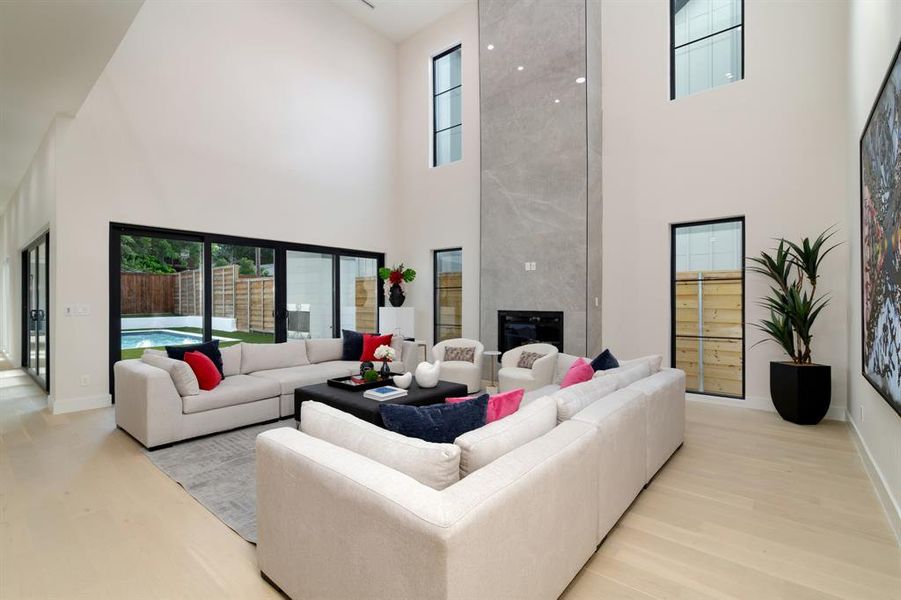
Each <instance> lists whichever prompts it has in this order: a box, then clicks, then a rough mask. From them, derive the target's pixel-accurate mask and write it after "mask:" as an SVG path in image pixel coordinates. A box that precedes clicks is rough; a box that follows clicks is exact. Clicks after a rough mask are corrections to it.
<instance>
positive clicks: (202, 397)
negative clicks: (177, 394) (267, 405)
mask: <svg viewBox="0 0 901 600" xmlns="http://www.w3.org/2000/svg"><path fill="white" fill-rule="evenodd" d="M279 395H280V394H279V387H278V383H276V382H275V381H272V380H271V379H263V378H262V377H252V376H250V375H233V376H231V377H226V378H225V379H223V380H222V383H220V384H219V385H218V386H216V389H214V390H210V391H206V390H200V393H199V394H197V395H196V396H186V397H184V398H182V411H183V412H184V413H185V414H190V413H198V412H204V411H207V410H213V409H216V408H225V407H226V406H235V405H237V404H248V403H250V402H256V401H258V400H266V399H268V398H275V397H277V396H279Z"/></svg>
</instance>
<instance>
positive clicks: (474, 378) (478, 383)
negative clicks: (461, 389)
mask: <svg viewBox="0 0 901 600" xmlns="http://www.w3.org/2000/svg"><path fill="white" fill-rule="evenodd" d="M448 348H472V349H473V351H474V352H473V358H472V362H469V361H468V360H453V357H452V356H449V353H448V352H447V349H448ZM484 351H485V347H484V346H483V345H482V343H481V342H478V341H476V340H468V339H466V338H454V339H450V340H444V341H443V342H439V343H437V344H435V346H434V348H432V357H433V358H434V360H440V361H441V380H442V381H452V382H453V383H462V384H463V385H465V386H466V389H467V391H468V392H469V393H470V394H472V393H474V392H478V391H479V390H481V389H482V352H484ZM451 354H452V353H451Z"/></svg>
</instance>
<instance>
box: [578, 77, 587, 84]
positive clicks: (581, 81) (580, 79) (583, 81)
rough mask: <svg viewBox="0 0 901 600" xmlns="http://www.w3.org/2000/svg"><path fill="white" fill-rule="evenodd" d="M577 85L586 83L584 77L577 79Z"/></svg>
mask: <svg viewBox="0 0 901 600" xmlns="http://www.w3.org/2000/svg"><path fill="white" fill-rule="evenodd" d="M576 83H585V78H584V77H576Z"/></svg>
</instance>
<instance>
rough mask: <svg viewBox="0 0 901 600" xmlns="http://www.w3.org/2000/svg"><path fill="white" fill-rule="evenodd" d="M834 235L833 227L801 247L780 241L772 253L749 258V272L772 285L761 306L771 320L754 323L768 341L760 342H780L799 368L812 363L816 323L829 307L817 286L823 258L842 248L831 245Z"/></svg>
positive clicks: (801, 244) (827, 298)
mask: <svg viewBox="0 0 901 600" xmlns="http://www.w3.org/2000/svg"><path fill="white" fill-rule="evenodd" d="M835 233H836V232H835V230H834V228H832V227H830V228H829V229H827V230H826V231H824V232H823V233H821V234H820V235H819V237H817V239H816V240H814V241H813V242H811V241H810V238H804V239H803V240H802V241H801V243H800V244H795V243H794V242H790V241H788V240H786V239H784V238H780V239H779V245H778V246H777V247H776V248H774V249H773V250H772V252H766V251H764V252H761V253H760V256H759V257H752V258H749V259H748V260H750V261H751V262H752V263H753V265H752V266H750V267H748V269H749V270H750V271H753V272H755V273H759V274H761V275H764V276H765V277H767V278H768V279H769V280H770V283H771V285H770V294H769V295H768V296H765V297H763V298H761V300H760V303H759V304H760V305H761V306H763V307H764V308H766V309H768V310H769V312H770V318H769V319H762V320H761V321H760V323H756V324H755V327H757V328H758V329H760V330H761V331H763V332H764V333H765V334H767V335H768V336H769V339H765V340H762V341H761V342H758V343H762V342H765V341H774V342H776V343H778V344H779V345H780V346H781V347H782V349H783V350H784V351H785V353H786V354H788V355H789V356H790V357H791V360H792V362H793V363H795V364H798V365H809V364H811V348H810V346H811V342H812V341H813V333H812V329H813V324H814V322H815V321H816V319H817V317H818V316H819V315H820V312H822V310H823V309H824V308H826V306H827V305H828V304H829V300H830V298H829V297H828V296H827V295H820V296H817V283H818V282H819V276H820V265H821V264H822V262H823V259H824V258H826V255H827V254H829V253H830V252H832V251H833V250H834V249H835V248H837V247H838V246H839V244H832V245H829V240H830V238H832V236H834V235H835ZM756 345H757V344H755V346H756Z"/></svg>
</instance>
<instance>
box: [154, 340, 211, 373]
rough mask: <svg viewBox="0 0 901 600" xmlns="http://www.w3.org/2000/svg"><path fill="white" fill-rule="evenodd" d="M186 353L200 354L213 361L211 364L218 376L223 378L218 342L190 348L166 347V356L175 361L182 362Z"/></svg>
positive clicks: (194, 345) (193, 345)
mask: <svg viewBox="0 0 901 600" xmlns="http://www.w3.org/2000/svg"><path fill="white" fill-rule="evenodd" d="M186 352H200V353H201V354H205V355H207V357H209V359H210V360H211V361H213V364H214V365H216V369H217V370H218V371H219V374H220V375H222V376H223V377H225V373H223V372H222V353H221V352H219V340H210V341H209V342H204V343H202V344H192V345H190V346H166V354H167V355H168V356H169V358H174V359H175V360H184V359H185V353H186Z"/></svg>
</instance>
